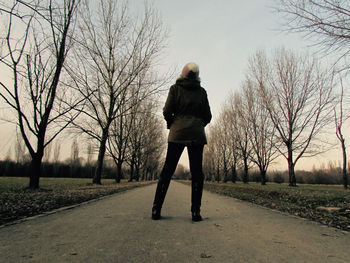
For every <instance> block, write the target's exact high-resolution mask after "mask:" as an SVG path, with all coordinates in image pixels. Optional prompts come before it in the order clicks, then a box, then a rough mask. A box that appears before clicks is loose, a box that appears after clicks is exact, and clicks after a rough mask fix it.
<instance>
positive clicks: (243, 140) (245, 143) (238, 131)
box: [230, 92, 253, 183]
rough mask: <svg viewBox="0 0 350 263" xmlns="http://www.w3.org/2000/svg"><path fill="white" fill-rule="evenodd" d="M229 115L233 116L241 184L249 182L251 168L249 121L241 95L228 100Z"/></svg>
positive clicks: (239, 93)
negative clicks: (240, 165)
mask: <svg viewBox="0 0 350 263" xmlns="http://www.w3.org/2000/svg"><path fill="white" fill-rule="evenodd" d="M230 107H231V114H232V115H233V116H234V117H233V119H234V120H235V121H234V122H233V129H234V131H235V136H236V142H237V143H236V147H237V149H238V154H239V158H240V160H241V161H242V162H243V178H242V180H243V182H244V183H248V182H249V168H250V167H251V163H252V160H251V153H252V150H253V148H252V143H251V141H250V139H249V136H250V135H249V121H248V118H249V116H248V112H247V109H246V108H245V105H244V101H243V95H242V93H241V92H236V93H235V94H234V95H233V96H232V97H231V98H230Z"/></svg>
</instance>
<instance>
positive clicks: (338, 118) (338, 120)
mask: <svg viewBox="0 0 350 263" xmlns="http://www.w3.org/2000/svg"><path fill="white" fill-rule="evenodd" d="M340 82H341V94H340V96H339V97H340V100H339V109H338V115H337V109H336V108H334V122H335V130H336V135H337V138H338V140H339V142H340V145H341V149H342V156H343V165H342V166H343V169H342V173H343V185H344V188H345V189H348V173H347V168H346V165H347V155H346V146H345V138H344V135H343V131H342V127H343V121H344V119H345V118H344V115H343V98H344V87H343V82H342V79H341V81H340Z"/></svg>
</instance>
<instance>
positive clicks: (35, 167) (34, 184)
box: [29, 154, 42, 189]
mask: <svg viewBox="0 0 350 263" xmlns="http://www.w3.org/2000/svg"><path fill="white" fill-rule="evenodd" d="M41 162H42V156H41V157H40V155H38V154H36V155H34V157H32V161H31V163H30V169H29V188H31V189H38V188H39V180H40V176H41Z"/></svg>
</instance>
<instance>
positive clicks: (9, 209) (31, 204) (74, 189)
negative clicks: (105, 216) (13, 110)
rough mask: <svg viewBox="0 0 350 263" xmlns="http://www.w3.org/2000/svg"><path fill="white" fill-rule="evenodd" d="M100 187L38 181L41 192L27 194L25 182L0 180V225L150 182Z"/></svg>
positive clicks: (65, 180) (55, 180) (106, 183)
mask: <svg viewBox="0 0 350 263" xmlns="http://www.w3.org/2000/svg"><path fill="white" fill-rule="evenodd" d="M102 183H103V184H102V185H93V184H91V179H88V178H82V179H75V178H41V179H40V187H41V188H40V189H38V190H30V189H28V188H26V187H27V186H28V178H17V177H0V225H3V224H6V223H9V222H12V221H15V220H18V219H22V218H25V217H29V216H34V215H38V214H41V213H44V212H48V211H52V210H54V209H58V208H61V207H64V206H70V205H75V204H79V203H82V202H85V201H89V200H92V199H96V198H100V197H102V196H106V195H111V194H114V193H118V192H121V191H125V190H129V189H132V188H135V187H140V186H145V185H148V184H151V183H153V182H149V181H148V182H131V183H129V182H122V183H120V184H116V183H114V180H109V179H104V180H103V181H102Z"/></svg>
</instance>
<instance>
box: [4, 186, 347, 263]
mask: <svg viewBox="0 0 350 263" xmlns="http://www.w3.org/2000/svg"><path fill="white" fill-rule="evenodd" d="M155 187H156V185H150V186H146V187H143V188H137V189H133V190H129V191H127V192H123V193H119V194H116V195H113V196H110V197H108V198H105V199H103V200H100V201H97V202H92V203H89V204H85V205H82V206H79V207H76V208H74V209H69V210H65V211H60V212H57V213H54V214H51V215H48V216H42V217H36V218H34V219H31V220H28V221H25V222H22V223H19V224H15V225H11V226H6V227H3V228H0V262H123V263H124V262H142V263H147V262H205V263H207V262H235V263H236V262H337V263H339V262H350V234H348V233H345V232H342V231H339V230H336V229H333V228H328V227H324V226H321V225H319V224H317V223H313V222H309V221H307V220H303V219H300V218H296V217H293V216H289V215H285V214H282V213H279V212H277V211H273V210H269V209H265V208H261V207H258V206H255V205H252V204H250V203H246V202H242V201H238V200H235V199H232V198H228V197H224V196H219V195H216V194H212V193H209V192H204V195H203V208H202V215H203V217H204V221H202V222H198V223H192V221H191V217H190V211H189V210H190V187H189V186H187V185H183V184H180V183H177V182H174V181H172V183H171V185H170V188H169V192H168V196H167V199H166V201H165V204H164V208H163V211H162V214H163V215H164V216H165V219H163V220H160V221H152V220H151V219H150V210H151V205H152V201H153V194H154V191H155Z"/></svg>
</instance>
